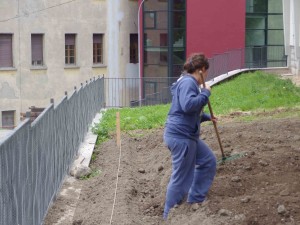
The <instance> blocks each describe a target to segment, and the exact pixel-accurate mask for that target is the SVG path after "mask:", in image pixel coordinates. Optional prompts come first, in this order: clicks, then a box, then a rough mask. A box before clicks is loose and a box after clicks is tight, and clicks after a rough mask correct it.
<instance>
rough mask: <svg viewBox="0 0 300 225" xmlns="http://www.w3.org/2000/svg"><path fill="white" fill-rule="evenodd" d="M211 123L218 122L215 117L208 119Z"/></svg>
mask: <svg viewBox="0 0 300 225" xmlns="http://www.w3.org/2000/svg"><path fill="white" fill-rule="evenodd" d="M210 120H211V121H212V122H213V123H217V122H218V118H217V117H215V116H212V117H211V119H210Z"/></svg>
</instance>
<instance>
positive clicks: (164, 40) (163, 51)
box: [160, 33, 168, 63]
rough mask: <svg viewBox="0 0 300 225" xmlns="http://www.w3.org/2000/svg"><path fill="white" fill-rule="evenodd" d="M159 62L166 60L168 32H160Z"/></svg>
mask: <svg viewBox="0 0 300 225" xmlns="http://www.w3.org/2000/svg"><path fill="white" fill-rule="evenodd" d="M160 62H164V63H166V62H168V34H164V33H162V34H160Z"/></svg>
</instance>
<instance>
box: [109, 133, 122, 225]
mask: <svg viewBox="0 0 300 225" xmlns="http://www.w3.org/2000/svg"><path fill="white" fill-rule="evenodd" d="M121 153H122V144H121V138H120V153H119V164H118V172H117V180H116V189H115V196H114V203H113V207H112V210H111V216H110V222H109V224H112V218H113V214H114V209H115V204H116V198H117V189H118V182H119V171H120V164H121Z"/></svg>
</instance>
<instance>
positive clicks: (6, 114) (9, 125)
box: [2, 111, 15, 129]
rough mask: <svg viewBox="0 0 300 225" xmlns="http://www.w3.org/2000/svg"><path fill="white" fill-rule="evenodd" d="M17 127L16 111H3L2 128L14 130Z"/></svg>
mask: <svg viewBox="0 0 300 225" xmlns="http://www.w3.org/2000/svg"><path fill="white" fill-rule="evenodd" d="M14 126H15V111H2V128H6V129H13V128H14Z"/></svg>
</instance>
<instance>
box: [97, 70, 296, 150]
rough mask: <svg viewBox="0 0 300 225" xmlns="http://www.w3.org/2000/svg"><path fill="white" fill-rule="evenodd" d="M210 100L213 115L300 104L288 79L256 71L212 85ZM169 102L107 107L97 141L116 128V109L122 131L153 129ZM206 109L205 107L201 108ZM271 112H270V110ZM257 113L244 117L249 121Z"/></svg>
mask: <svg viewBox="0 0 300 225" xmlns="http://www.w3.org/2000/svg"><path fill="white" fill-rule="evenodd" d="M210 102H211V105H212V108H213V111H214V114H215V115H216V116H217V117H218V115H227V114H230V113H231V112H235V111H272V110H276V109H278V108H284V109H286V110H283V111H282V112H280V113H277V114H276V115H277V116H280V115H281V116H282V117H284V116H288V115H290V116H291V115H295V114H296V115H298V116H299V110H289V108H290V109H294V108H299V106H300V88H299V87H296V86H295V85H294V84H293V83H292V82H291V81H290V80H283V79H280V78H279V77H278V76H277V75H272V74H266V73H263V72H260V71H257V72H254V73H245V74H241V75H238V76H236V77H234V78H232V79H230V80H228V81H225V82H222V83H221V84H218V85H216V86H214V87H212V95H211V97H210ZM169 108H170V104H167V105H155V106H143V107H136V108H122V109H109V110H107V111H106V112H105V113H104V115H103V117H102V120H101V123H99V124H98V125H97V126H96V127H95V128H94V132H95V133H97V134H98V141H97V143H98V144H99V143H101V142H103V141H105V140H107V139H108V138H110V134H111V133H114V132H115V130H116V112H117V111H119V112H120V126H121V130H122V131H130V130H139V129H143V130H144V129H153V128H158V127H162V126H164V124H165V121H166V118H167V114H168V111H169ZM205 111H206V112H208V108H207V107H206V108H205ZM271 114H272V113H271ZM257 116H259V114H256V115H254V116H253V115H250V116H245V118H244V120H247V121H248V120H253V119H254V118H255V117H257Z"/></svg>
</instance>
